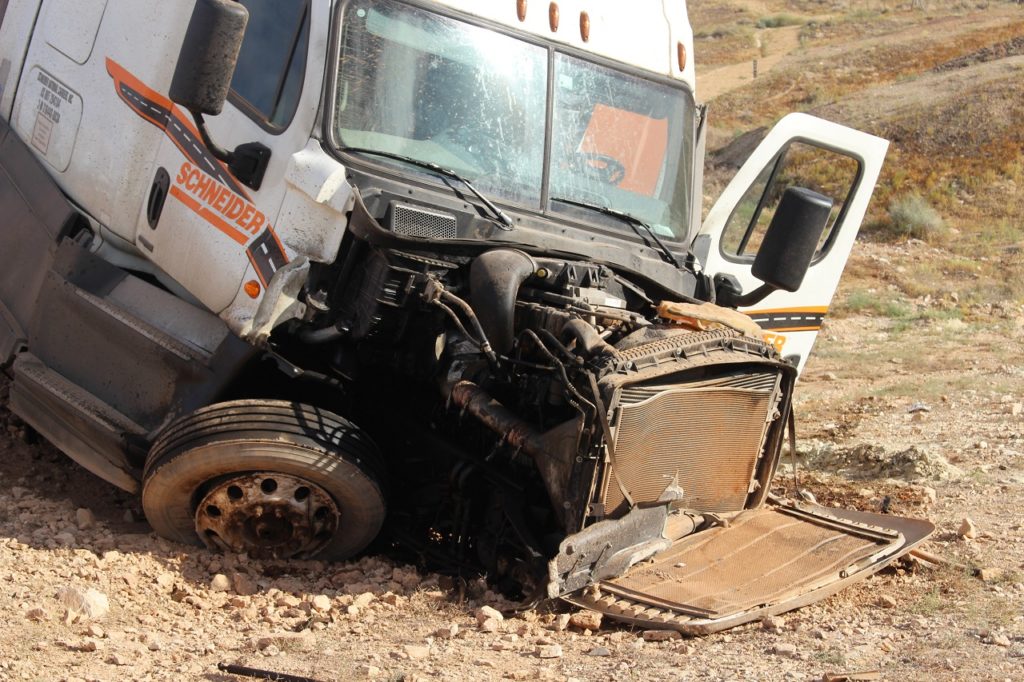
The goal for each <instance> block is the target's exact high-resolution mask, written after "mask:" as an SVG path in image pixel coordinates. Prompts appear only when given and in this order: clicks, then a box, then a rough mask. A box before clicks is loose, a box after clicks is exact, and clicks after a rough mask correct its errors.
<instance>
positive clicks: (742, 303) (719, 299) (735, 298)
mask: <svg viewBox="0 0 1024 682" xmlns="http://www.w3.org/2000/svg"><path fill="white" fill-rule="evenodd" d="M773 291H776V287H774V286H772V285H771V284H762V285H761V286H759V287H757V288H756V289H753V290H751V291H749V292H748V293H746V294H744V293H743V291H742V288H741V286H740V283H739V280H737V279H736V277H735V276H734V275H731V274H728V273H722V272H720V273H718V274H717V275H715V304H716V305H720V306H722V307H725V308H743V307H747V306H752V305H754V304H755V303H760V302H761V301H763V300H764V299H765V297H766V296H768V294H770V293H772V292H773Z"/></svg>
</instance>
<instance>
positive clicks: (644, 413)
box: [600, 372, 780, 517]
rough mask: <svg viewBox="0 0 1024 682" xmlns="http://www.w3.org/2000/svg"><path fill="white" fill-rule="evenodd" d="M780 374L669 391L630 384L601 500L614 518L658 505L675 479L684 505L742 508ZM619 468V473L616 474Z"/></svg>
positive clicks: (707, 382) (724, 378)
mask: <svg viewBox="0 0 1024 682" xmlns="http://www.w3.org/2000/svg"><path fill="white" fill-rule="evenodd" d="M779 379H780V375H779V373H778V372H754V373H751V372H745V373H736V374H730V375H724V376H719V377H716V378H714V379H704V380H700V381H694V382H689V383H683V384H674V385H669V386H665V385H662V386H628V387H625V388H624V389H623V390H622V392H621V394H620V406H619V409H618V414H617V415H616V419H615V432H614V439H615V462H614V464H613V465H610V466H609V467H607V468H606V469H607V470H606V472H605V474H604V480H603V482H602V486H601V500H600V501H601V502H603V504H604V509H605V513H606V514H607V515H609V516H612V517H615V516H620V515H621V514H623V513H625V512H626V511H627V510H628V504H627V502H626V498H625V496H624V495H623V494H622V491H621V490H620V488H619V482H620V481H621V483H622V485H623V486H624V487H625V488H626V490H627V491H628V492H629V495H630V497H631V498H632V499H633V502H635V503H638V504H639V503H644V502H655V501H657V500H658V498H659V497H661V495H662V493H663V492H664V491H665V488H666V487H668V485H669V484H671V483H672V481H673V480H678V485H679V486H680V487H681V488H682V489H683V505H684V506H685V507H687V508H689V509H694V510H697V511H708V512H728V511H738V510H740V509H743V507H744V505H745V503H746V499H747V495H748V494H749V493H750V492H751V485H752V481H753V479H754V475H755V472H756V467H757V462H758V458H759V457H760V455H761V451H762V448H763V443H764V438H765V434H766V433H767V429H768V426H769V424H770V423H771V420H772V418H773V416H774V413H775V408H776V404H777V402H778V399H779V390H778V387H779ZM613 467H614V470H613Z"/></svg>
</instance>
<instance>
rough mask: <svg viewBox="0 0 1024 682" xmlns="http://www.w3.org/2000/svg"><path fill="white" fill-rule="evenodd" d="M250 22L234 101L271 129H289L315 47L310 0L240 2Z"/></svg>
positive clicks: (233, 85) (234, 82)
mask: <svg viewBox="0 0 1024 682" xmlns="http://www.w3.org/2000/svg"><path fill="white" fill-rule="evenodd" d="M240 2H241V3H242V4H243V5H245V7H246V9H248V10H249V25H248V27H247V28H246V31H245V40H244V41H243V42H242V50H241V52H240V53H239V55H238V67H237V68H236V69H235V75H234V78H233V79H232V81H231V98H230V99H231V102H232V103H233V104H235V105H236V106H238V107H239V108H241V109H242V110H243V111H244V112H245V113H246V114H247V115H248V116H249V117H250V118H252V119H254V120H255V121H256V122H257V123H259V124H260V125H262V126H263V127H265V128H269V129H270V130H271V131H277V130H280V129H282V128H285V127H287V125H288V124H289V123H290V122H291V120H292V116H294V115H295V109H296V107H297V106H298V103H299V96H300V95H301V94H302V79H303V77H304V76H305V72H306V52H307V49H308V46H309V3H308V2H307V0H240Z"/></svg>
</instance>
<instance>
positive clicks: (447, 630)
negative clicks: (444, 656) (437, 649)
mask: <svg viewBox="0 0 1024 682" xmlns="http://www.w3.org/2000/svg"><path fill="white" fill-rule="evenodd" d="M458 634H459V626H458V625H456V624H455V623H451V624H450V625H447V626H445V627H443V628H438V629H437V630H434V637H437V638H438V639H453V638H454V637H456V636H457V635H458Z"/></svg>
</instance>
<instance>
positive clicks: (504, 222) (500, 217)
mask: <svg viewBox="0 0 1024 682" xmlns="http://www.w3.org/2000/svg"><path fill="white" fill-rule="evenodd" d="M340 151H343V152H355V153H356V154H374V155H376V156H383V157H385V158H388V159H395V160H396V161H404V162H405V163H408V164H410V165H413V166H419V167H420V168H425V169H427V170H429V171H433V172H435V173H437V174H438V175H442V176H444V177H446V178H451V179H452V180H455V181H457V182H461V183H462V184H463V185H465V187H466V189H468V190H469V191H470V192H472V193H473V195H474V196H476V198H477V199H479V200H480V203H482V204H483V205H484V206H486V207H487V210H488V211H490V212H491V214H492V215H493V216H494V217H495V218H496V219H497V221H498V227H500V228H501V229H503V230H505V231H507V232H510V231H511V230H512V229H513V228H514V227H515V226H514V225H513V224H512V219H511V218H509V217H508V215H506V214H505V212H504V211H502V210H501V209H500V208H498V207H497V206H495V205H494V204H493V203H492V202H491V200H490V199H488V198H487V197H485V196H484V195H483V194H482V193H481V192H480V190H478V189H477V188H476V187H474V186H473V183H472V182H470V181H469V180H467V179H466V178H464V177H462V176H461V175H459V174H458V173H456V172H455V171H453V170H451V169H450V168H445V167H444V166H439V165H437V164H436V163H433V162H431V161H421V160H419V159H417V158H415V157H412V156H406V155H404V154H395V153H394V152H387V151H383V150H381V149H369V148H366V147H341V148H340Z"/></svg>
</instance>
